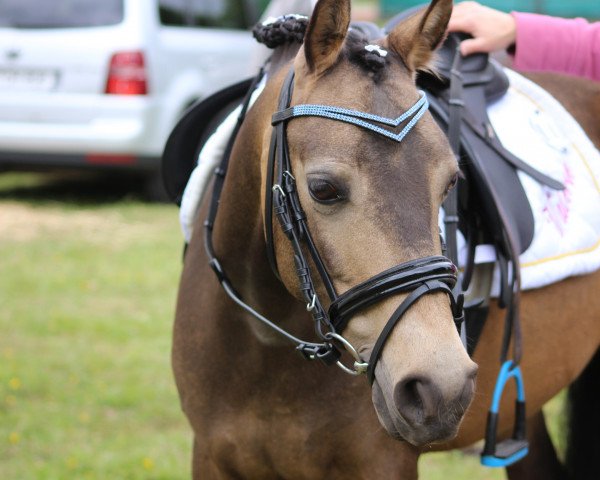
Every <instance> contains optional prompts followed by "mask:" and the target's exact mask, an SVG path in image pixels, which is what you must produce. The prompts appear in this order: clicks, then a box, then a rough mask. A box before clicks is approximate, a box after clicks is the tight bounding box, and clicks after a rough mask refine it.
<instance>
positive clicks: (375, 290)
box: [205, 70, 463, 383]
mask: <svg viewBox="0 0 600 480" xmlns="http://www.w3.org/2000/svg"><path fill="white" fill-rule="evenodd" d="M293 80H294V72H293V70H291V71H290V72H289V74H288V75H287V77H286V79H285V81H284V83H283V86H282V89H281V93H280V96H279V104H278V111H277V112H276V113H275V114H274V115H273V117H272V125H273V127H274V128H273V132H272V136H271V144H270V148H269V159H268V165H267V180H266V187H265V188H266V192H265V193H266V195H265V199H266V200H265V231H266V243H267V257H268V259H269V263H270V265H271V268H272V269H273V272H274V273H275V275H276V276H277V277H279V272H278V269H277V261H276V257H275V246H274V241H273V213H275V216H276V217H277V220H278V222H279V224H280V226H281V229H282V231H283V233H284V234H285V236H286V237H287V239H288V240H289V242H290V244H291V246H292V249H293V251H294V263H295V267H296V273H297V275H298V281H299V285H300V290H301V292H302V295H303V297H304V299H305V300H306V302H307V305H306V309H307V311H309V312H310V313H311V315H312V317H313V319H314V323H315V331H316V334H317V335H318V336H319V338H320V339H321V340H322V341H323V343H313V342H304V341H302V340H300V339H297V338H296V337H294V336H292V335H291V334H289V333H288V332H285V331H283V330H282V329H281V328H280V327H279V326H277V325H275V324H274V323H273V322H270V321H269V320H267V319H266V318H264V317H263V316H262V315H260V314H258V313H257V312H255V311H254V310H253V309H252V308H251V307H250V306H249V305H247V304H246V303H245V302H243V301H242V300H241V297H240V296H239V295H238V294H237V293H236V292H235V290H234V289H233V287H232V286H231V284H230V283H229V280H228V279H227V277H226V275H225V273H224V272H223V270H222V268H221V267H220V264H219V262H218V260H217V259H216V257H215V255H214V251H213V248H212V238H211V237H212V224H213V222H214V217H215V216H216V208H217V205H218V197H219V196H220V191H221V187H222V182H223V180H222V179H223V176H224V173H225V171H226V167H227V163H228V158H227V159H225V158H224V162H223V163H224V164H225V167H224V168H223V164H222V165H221V167H220V168H219V169H217V170H218V171H217V175H218V176H217V180H216V181H218V182H219V183H218V184H216V186H215V188H214V191H213V202H212V203H213V205H212V208H211V212H210V214H209V219H208V220H207V221H206V222H205V227H206V229H205V231H206V237H205V238H206V241H205V245H206V250H207V254H208V256H209V258H210V263H211V266H212V268H213V270H215V272H216V273H217V277H218V278H219V281H220V282H221V284H222V285H223V287H224V288H225V291H226V292H227V293H228V294H229V296H230V297H232V298H233V300H234V301H236V303H238V305H240V306H241V307H242V308H244V309H245V310H246V311H248V312H249V313H251V314H252V315H253V316H255V317H256V318H258V319H259V320H260V321H262V322H263V323H265V324H267V325H268V326H270V327H271V328H273V329H275V330H276V331H277V332H278V333H280V334H282V335H284V336H285V337H287V338H288V339H289V340H291V341H292V342H293V343H295V344H296V348H297V349H298V350H299V351H300V352H302V353H303V354H304V356H305V357H306V358H310V359H315V358H318V359H321V360H322V361H324V362H325V363H327V364H334V363H335V364H337V365H338V366H340V367H341V368H342V369H344V370H345V371H346V372H348V373H351V374H360V373H367V377H368V380H369V382H370V383H373V380H374V375H375V366H376V364H377V361H378V359H379V357H380V355H381V351H382V349H383V347H384V345H385V342H386V341H387V339H388V337H389V335H390V334H391V332H392V330H393V328H394V326H395V325H396V324H397V323H398V321H399V320H400V319H401V318H402V316H403V315H404V314H405V313H406V312H407V311H408V309H409V308H410V307H411V306H412V305H414V304H415V303H416V302H417V301H418V300H419V299H420V298H421V297H422V296H424V295H427V294H430V293H436V292H444V293H446V294H448V297H449V299H450V305H451V310H452V314H453V316H454V321H455V322H456V324H457V328H458V327H459V326H460V323H461V322H462V320H463V311H462V303H463V300H462V295H459V296H458V298H457V297H455V295H454V293H453V288H454V286H455V284H456V280H457V269H456V266H455V265H454V264H453V263H452V262H451V261H450V260H449V259H448V258H446V257H444V256H430V257H424V258H420V259H417V260H411V261H409V262H405V263H402V264H400V265H397V266H395V267H392V268H390V269H388V270H386V271H384V272H381V273H379V274H378V275H375V276H374V277H372V278H370V279H368V280H366V281H365V282H362V283H360V284H358V285H356V286H355V287H353V288H351V289H350V290H348V291H346V292H345V293H343V294H341V295H338V293H337V292H336V290H335V287H334V285H333V282H332V280H331V277H330V276H329V273H328V272H327V269H326V267H325V264H324V263H323V260H322V259H321V256H320V255H319V252H318V250H317V248H316V245H315V243H314V241H313V238H312V236H311V234H310V231H309V229H308V224H307V222H306V215H305V213H304V211H303V210H302V206H301V204H300V198H299V196H298V191H297V188H296V179H295V178H294V175H293V172H292V165H291V162H290V157H289V149H288V144H287V138H286V130H285V126H286V123H287V122H288V121H289V120H291V119H293V118H297V117H301V116H318V117H324V118H329V119H332V120H336V121H341V122H345V123H350V124H353V125H356V126H357V127H360V128H363V129H367V130H369V131H372V132H374V133H376V134H378V135H382V136H385V137H387V138H389V139H391V140H394V141H397V142H401V141H402V139H403V138H404V137H405V136H406V135H407V134H408V133H409V132H410V130H411V129H412V128H413V127H414V126H415V125H416V123H417V122H418V121H419V119H420V118H421V117H422V116H423V115H424V114H425V112H426V111H427V108H428V105H429V104H428V101H427V97H426V95H425V93H424V92H419V93H420V98H419V100H418V101H417V102H416V103H415V104H414V105H413V106H412V107H411V108H410V109H409V110H407V111H406V112H405V113H403V114H402V115H400V116H399V117H398V118H395V119H389V118H385V117H380V116H377V115H373V114H369V113H364V112H360V111H357V110H349V109H344V108H339V107H332V106H326V105H295V106H293V107H290V101H291V97H292V92H293ZM246 108H247V105H246V106H245V107H244V108H243V111H245V110H246ZM403 122H406V125H405V126H404V127H403V128H402V130H401V131H400V132H399V133H394V132H393V131H390V130H387V129H384V128H382V126H381V125H386V126H390V127H399V126H400V124H401V123H403ZM240 123H241V120H240V121H239V122H238V125H239V124H240ZM230 143H232V142H230ZM230 150H231V149H230V148H228V152H226V156H227V157H228V155H229V153H230ZM303 247H304V248H303ZM305 249H306V250H307V251H308V253H309V255H310V258H311V259H312V261H313V264H314V266H315V267H316V270H317V272H318V274H319V277H320V278H321V281H322V282H323V285H324V286H325V290H326V291H327V295H328V297H329V304H330V305H329V309H328V310H327V311H326V310H325V308H324V307H323V302H322V301H321V299H320V298H319V295H318V294H317V292H316V288H315V284H314V281H313V276H312V273H311V270H310V267H309V263H308V260H307V258H306V256H305V254H304V251H305ZM400 293H404V294H408V295H407V296H406V298H405V299H404V300H403V301H402V303H401V304H400V305H399V306H398V308H397V309H396V310H395V312H394V313H393V314H392V316H391V317H390V319H389V320H388V322H387V324H386V325H385V327H384V328H383V330H382V332H381V333H380V335H379V337H378V339H377V341H376V342H375V346H374V347H373V350H372V352H371V356H370V358H369V362H368V363H365V362H363V361H362V360H361V358H360V356H359V355H358V353H357V351H356V350H355V349H354V348H353V347H352V345H350V343H349V342H348V341H347V340H346V339H344V338H343V337H342V336H341V332H342V331H343V329H344V328H345V326H346V325H347V323H348V321H349V320H350V319H351V318H352V317H353V316H354V315H355V314H356V313H358V312H360V311H361V310H363V309H364V308H366V307H368V306H371V305H373V304H375V303H377V302H379V301H381V300H383V299H385V298H387V297H389V296H391V295H396V294H400ZM336 343H337V344H338V345H339V344H341V345H343V346H344V347H346V349H347V350H348V351H349V352H350V353H351V354H352V355H353V357H354V359H355V360H356V361H355V362H354V366H353V368H348V367H346V366H345V365H344V364H343V363H341V362H340V360H339V359H340V355H341V354H340V351H339V349H338V348H337V347H336Z"/></svg>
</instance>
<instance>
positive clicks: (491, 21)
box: [448, 2, 517, 56]
mask: <svg viewBox="0 0 600 480" xmlns="http://www.w3.org/2000/svg"><path fill="white" fill-rule="evenodd" d="M448 31H449V32H466V33H469V34H471V36H472V37H473V38H470V39H468V40H464V41H463V42H462V43H461V44H460V53H462V54H463V55H465V56H466V55H470V54H472V53H478V52H486V53H489V52H494V51H496V50H503V49H506V48H508V47H510V46H511V45H512V44H513V43H515V39H516V36H517V25H516V22H515V19H514V18H513V16H512V15H510V14H508V13H504V12H500V11H498V10H494V9H492V8H489V7H484V6H483V5H480V4H479V3H477V2H462V3H459V4H457V5H455V6H454V9H453V10H452V16H451V17H450V23H449V24H448Z"/></svg>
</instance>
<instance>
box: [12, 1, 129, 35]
mask: <svg viewBox="0 0 600 480" xmlns="http://www.w3.org/2000/svg"><path fill="white" fill-rule="evenodd" d="M122 21H123V0H51V1H48V0H42V1H40V0H0V27H13V28H76V27H98V26H104V25H115V24H117V23H121V22H122Z"/></svg>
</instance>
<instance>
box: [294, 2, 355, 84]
mask: <svg viewBox="0 0 600 480" xmlns="http://www.w3.org/2000/svg"><path fill="white" fill-rule="evenodd" d="M349 25H350V0H319V1H318V2H317V5H316V6H315V9H314V11H313V14H312V16H311V18H310V22H309V24H308V28H307V29H306V35H305V37H304V56H305V58H306V65H307V66H308V70H309V71H310V72H312V73H316V74H321V73H323V72H324V71H325V70H327V69H328V68H330V67H331V66H332V65H333V64H334V63H335V62H336V60H337V59H338V56H339V54H340V51H341V50H342V46H343V45H344V39H345V38H346V33H348V26H349Z"/></svg>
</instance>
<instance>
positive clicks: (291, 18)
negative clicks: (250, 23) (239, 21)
mask: <svg viewBox="0 0 600 480" xmlns="http://www.w3.org/2000/svg"><path fill="white" fill-rule="evenodd" d="M307 26H308V18H307V17H305V16H303V15H283V16H281V17H277V18H268V19H267V20H265V21H264V22H262V23H261V22H259V23H257V24H256V25H255V26H254V28H253V29H252V35H253V36H254V38H255V39H256V41H257V42H258V43H262V44H263V45H265V46H267V47H268V48H277V47H280V46H282V45H285V44H286V43H294V42H296V43H298V44H300V43H302V42H303V41H304V34H305V33H306V28H307Z"/></svg>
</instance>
